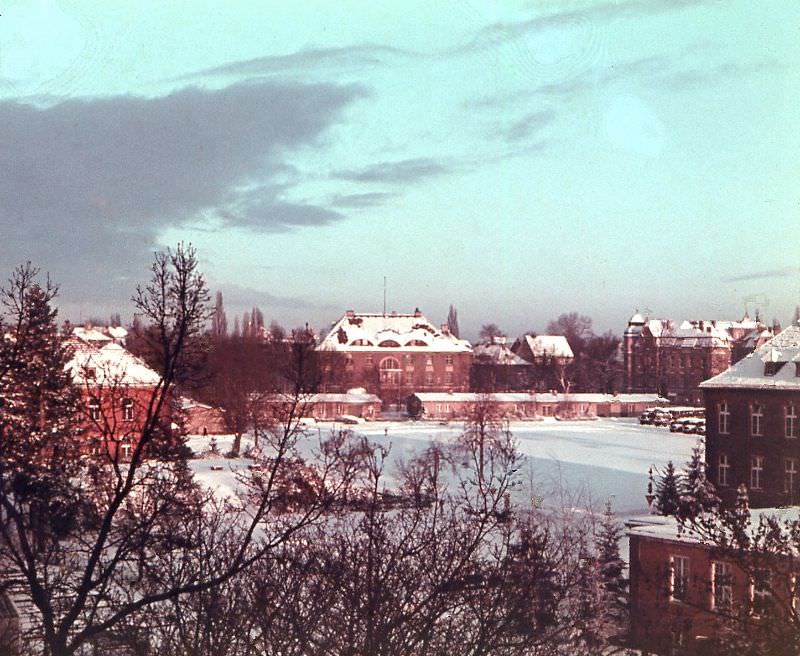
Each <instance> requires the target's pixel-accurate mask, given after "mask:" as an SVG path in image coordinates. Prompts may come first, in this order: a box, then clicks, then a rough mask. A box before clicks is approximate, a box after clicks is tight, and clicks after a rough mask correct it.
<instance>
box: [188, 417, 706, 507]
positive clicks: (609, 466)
mask: <svg viewBox="0 0 800 656" xmlns="http://www.w3.org/2000/svg"><path fill="white" fill-rule="evenodd" d="M334 426H335V425H334V424H319V425H318V426H317V427H314V428H312V429H310V430H309V433H308V445H307V446H309V447H310V446H311V445H312V444H313V443H315V442H316V441H317V439H318V437H319V435H320V434H322V435H324V434H325V433H326V431H328V430H329V429H330V428H332V427H334ZM337 427H338V428H342V426H337ZM345 428H351V429H353V430H354V431H355V432H357V433H360V434H363V435H365V436H367V437H368V438H369V439H370V441H372V442H375V443H378V444H382V445H390V446H391V452H390V453H391V460H392V461H394V462H396V461H397V460H398V459H399V458H408V457H409V456H411V455H413V454H414V453H415V452H418V451H420V450H422V449H424V448H425V447H426V446H427V445H428V444H429V443H430V442H431V441H432V440H436V441H439V442H441V443H443V444H447V443H448V442H452V441H453V440H454V439H455V437H456V436H457V435H458V434H459V433H460V432H461V430H462V425H461V424H460V423H457V422H452V423H451V424H449V425H446V426H442V425H439V424H437V423H434V422H370V423H366V424H360V425H358V426H347V427H345ZM511 431H512V433H513V434H514V437H515V438H516V440H517V443H518V446H519V450H520V451H521V453H523V454H524V455H525V456H526V458H525V462H524V464H523V471H522V479H523V486H522V489H523V492H521V494H525V495H526V496H527V495H530V496H531V497H534V498H536V501H537V502H539V503H542V504H543V505H545V506H553V505H558V506H561V505H568V506H580V507H585V506H589V505H591V506H593V507H594V508H595V509H598V510H600V509H602V508H603V506H604V504H605V502H606V500H607V499H609V498H610V499H612V502H613V506H614V510H615V511H616V513H617V514H618V516H620V517H624V516H628V515H635V514H641V513H643V512H646V511H647V503H646V501H645V493H646V488H647V470H648V468H649V467H650V465H651V464H652V465H655V466H656V467H657V468H659V469H660V468H662V467H663V466H664V465H665V464H666V463H667V461H668V460H672V461H673V462H674V463H675V465H676V467H678V468H681V467H683V466H684V464H685V463H686V461H688V460H689V456H690V453H691V450H692V447H693V445H694V444H695V441H696V437H695V436H692V435H685V434H682V433H670V432H669V431H668V430H667V429H665V428H657V427H654V426H641V425H639V423H638V422H637V421H636V419H613V418H610V419H598V420H597V421H576V422H570V421H555V420H550V421H547V420H546V421H542V422H516V423H512V424H511ZM216 439H217V443H218V447H219V450H220V452H221V453H225V452H226V451H228V450H229V449H230V444H231V438H230V437H229V436H218V437H217V438H216ZM209 440H210V438H203V437H192V438H190V440H189V446H190V447H191V448H192V449H193V450H194V451H195V452H202V451H204V450H205V449H207V448H208V443H209ZM249 443H250V442H249V440H248V439H247V438H245V439H244V440H243V447H244V448H246V447H247V446H249ZM249 462H250V461H249V460H247V459H244V458H239V459H235V460H232V459H226V458H224V457H222V456H220V457H218V458H213V459H204V460H195V461H193V463H192V468H193V469H194V471H195V475H196V476H197V478H198V479H199V480H201V481H203V482H204V483H206V484H208V485H209V486H211V487H217V488H219V489H220V491H221V492H223V493H224V492H226V491H228V490H232V489H233V488H234V487H235V474H234V471H235V470H236V469H239V468H244V467H246V466H247V464H248V463H249ZM212 466H215V467H222V469H221V471H216V470H212V469H211V467H212ZM388 473H389V475H391V473H392V472H391V471H389V472H388Z"/></svg>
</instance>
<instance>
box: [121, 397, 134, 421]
mask: <svg viewBox="0 0 800 656" xmlns="http://www.w3.org/2000/svg"><path fill="white" fill-rule="evenodd" d="M122 420H123V421H133V399H132V398H130V397H125V398H124V399H122Z"/></svg>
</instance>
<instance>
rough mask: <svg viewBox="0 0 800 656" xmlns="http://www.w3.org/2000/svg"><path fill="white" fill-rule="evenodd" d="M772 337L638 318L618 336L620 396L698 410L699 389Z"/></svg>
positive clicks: (741, 328)
mask: <svg viewBox="0 0 800 656" xmlns="http://www.w3.org/2000/svg"><path fill="white" fill-rule="evenodd" d="M772 336H773V331H772V330H771V329H768V328H767V327H766V326H765V325H764V324H762V323H761V322H759V321H755V320H752V319H750V317H748V316H747V315H745V316H744V318H743V319H742V320H741V321H716V320H714V321H701V320H697V321H694V320H692V321H682V322H676V321H672V320H669V319H646V318H645V317H643V316H642V315H641V314H639V313H638V312H637V313H636V314H634V315H633V316H632V317H631V318H630V320H629V321H628V326H627V328H626V329H625V332H624V333H623V338H622V352H623V371H624V390H625V391H626V392H629V393H634V392H638V393H643V392H644V393H647V392H656V393H659V394H661V395H662V396H665V397H667V398H668V399H669V400H670V401H671V402H672V403H675V404H680V405H702V403H703V394H702V392H701V391H700V387H699V386H700V383H701V382H702V381H704V380H706V379H708V378H711V377H712V376H716V375H717V374H719V373H721V372H723V371H725V370H726V369H727V368H728V367H730V366H731V365H732V364H734V363H735V362H736V361H737V359H740V358H741V357H744V355H746V354H748V353H750V352H752V351H753V349H756V348H758V347H759V346H761V345H762V344H764V343H765V342H766V341H767V340H769V339H770V338H771V337H772Z"/></svg>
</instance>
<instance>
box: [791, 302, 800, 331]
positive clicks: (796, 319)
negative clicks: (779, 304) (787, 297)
mask: <svg viewBox="0 0 800 656" xmlns="http://www.w3.org/2000/svg"><path fill="white" fill-rule="evenodd" d="M792 323H793V324H794V325H795V326H800V305H795V306H794V314H793V315H792Z"/></svg>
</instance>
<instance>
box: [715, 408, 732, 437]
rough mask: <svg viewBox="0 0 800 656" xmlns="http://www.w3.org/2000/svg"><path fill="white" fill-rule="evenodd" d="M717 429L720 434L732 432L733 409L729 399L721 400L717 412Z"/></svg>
mask: <svg viewBox="0 0 800 656" xmlns="http://www.w3.org/2000/svg"><path fill="white" fill-rule="evenodd" d="M717 419H718V421H717V424H718V426H717V431H718V432H719V434H720V435H730V434H731V409H730V406H729V405H728V402H727V401H721V402H720V404H719V406H718V412H717Z"/></svg>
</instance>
